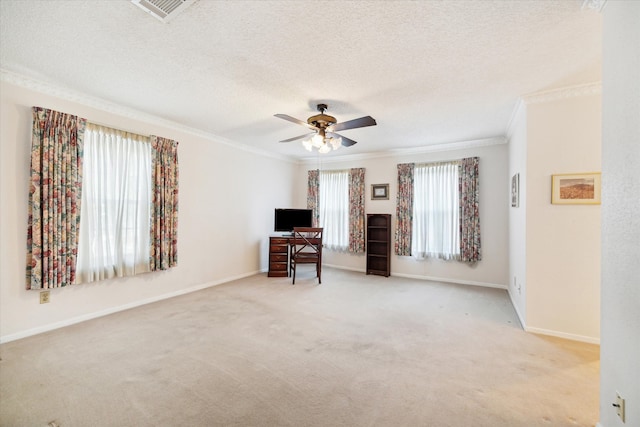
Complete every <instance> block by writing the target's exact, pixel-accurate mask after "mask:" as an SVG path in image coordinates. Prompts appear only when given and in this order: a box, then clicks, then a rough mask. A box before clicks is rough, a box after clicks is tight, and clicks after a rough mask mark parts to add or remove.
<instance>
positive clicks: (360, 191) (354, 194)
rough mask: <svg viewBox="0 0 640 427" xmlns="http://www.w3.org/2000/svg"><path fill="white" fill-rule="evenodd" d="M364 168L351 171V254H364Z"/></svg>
mask: <svg viewBox="0 0 640 427" xmlns="http://www.w3.org/2000/svg"><path fill="white" fill-rule="evenodd" d="M364 198H365V187H364V168H353V169H350V170H349V252H351V253H355V254H358V253H364Z"/></svg>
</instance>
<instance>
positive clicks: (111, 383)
mask: <svg viewBox="0 0 640 427" xmlns="http://www.w3.org/2000/svg"><path fill="white" fill-rule="evenodd" d="M323 273H324V274H323V280H322V282H323V284H322V285H316V283H317V282H316V280H315V279H314V278H313V277H312V275H313V273H311V271H309V272H305V271H303V270H301V271H300V272H299V273H298V274H299V276H298V280H296V285H295V286H292V285H291V284H290V279H286V278H267V277H266V275H258V276H254V277H251V278H248V279H244V280H239V281H235V282H231V283H228V284H224V285H220V286H216V287H213V288H210V289H206V290H204V291H200V292H196V293H192V294H188V295H184V296H181V297H177V298H173V299H171V300H166V301H162V302H159V303H155V304H150V305H147V306H144V307H139V308H136V309H132V310H129V311H126V312H121V313H117V314H114V315H110V316H107V317H103V318H100V319H95V320H92V321H88V322H84V323H81V324H77V325H74V326H70V327H67V328H64V329H60V330H56V331H52V332H49V333H46V334H41V335H38V336H34V337H30V338H26V339H23V340H19V341H14V342H10V343H6V344H4V345H2V346H1V347H0V357H1V358H2V360H1V361H0V425H2V426H8V427H9V426H47V425H48V423H50V422H55V424H56V425H58V426H60V427H72V426H82V427H86V426H438V427H439V426H465V427H467V426H492V427H497V426H510V427H512V426H527V427H530V426H575V425H579V426H593V425H595V423H596V422H597V421H598V369H599V361H598V354H599V349H598V346H595V345H589V344H583V343H576V342H571V341H566V340H561V339H555V338H549V337H542V336H537V335H533V334H529V333H526V332H524V331H522V330H521V328H520V326H519V324H518V321H517V318H516V315H515V313H514V311H513V308H512V306H511V304H510V302H509V298H508V295H507V293H506V292H505V291H503V290H497V289H486V288H479V287H472V286H462V285H453V284H441V283H432V282H426V281H419V280H409V279H400V278H394V277H391V278H385V277H379V276H367V275H364V274H360V273H354V272H345V271H340V270H334V269H325V270H324V272H323ZM83 286H90V285H83ZM114 292H117V288H115V287H114Z"/></svg>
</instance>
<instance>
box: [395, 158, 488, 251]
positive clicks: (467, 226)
mask: <svg viewBox="0 0 640 427" xmlns="http://www.w3.org/2000/svg"><path fill="white" fill-rule="evenodd" d="M479 164H480V159H479V158H478V157H467V158H464V159H460V160H455V161H451V162H442V163H428V164H420V165H416V164H415V163H400V164H398V198H397V202H396V232H395V236H396V237H395V253H396V255H400V256H410V255H413V256H415V257H417V258H426V257H436V258H443V259H456V260H458V261H462V262H469V263H475V262H478V261H481V260H482V253H481V244H480V240H481V239H480V203H479V202H480V191H479V189H480V186H479V176H480V173H479Z"/></svg>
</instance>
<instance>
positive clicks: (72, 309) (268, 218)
mask: <svg viewBox="0 0 640 427" xmlns="http://www.w3.org/2000/svg"><path fill="white" fill-rule="evenodd" d="M22 86H23V85H21V86H18V85H14V84H10V83H8V82H6V81H3V82H2V86H1V90H0V96H1V104H0V105H1V107H0V129H1V130H0V150H1V151H0V161H1V171H0V178H1V183H0V189H1V203H0V206H1V207H0V213H1V218H2V222H1V225H0V236H1V238H0V339H1V340H2V341H7V340H11V339H16V338H20V337H22V336H26V335H29V334H32V333H36V332H41V331H44V330H47V329H49V328H51V327H59V326H64V325H66V324H69V323H73V322H75V321H79V320H82V319H86V318H91V317H93V316H96V315H99V314H106V313H109V312H113V311H116V310H118V309H122V308H126V307H130V306H135V305H137V304H140V303H143V302H148V301H153V300H156V299H159V298H163V297H166V296H169V295H175V294H180V293H183V292H186V291H190V290H194V289H197V288H200V287H206V286H208V285H212V284H216V283H221V282H224V281H228V280H230V279H233V278H237V277H243V276H247V275H250V274H254V273H256V272H259V271H260V270H263V269H265V268H266V267H267V250H268V244H267V242H268V236H269V233H270V232H271V231H272V229H273V209H274V208H276V207H281V206H288V205H291V204H292V203H293V200H292V198H293V192H292V189H291V182H292V181H293V180H294V178H295V177H296V171H297V165H296V164H295V163H292V162H290V161H287V160H285V159H278V158H273V157H269V156H265V155H260V154H258V153H255V152H252V151H245V150H242V149H241V148H236V147H233V146H230V145H228V144H225V143H222V142H218V141H216V140H215V139H212V138H211V137H209V136H207V135H200V134H196V133H195V132H192V131H191V130H189V129H187V128H182V127H180V126H179V125H175V126H174V125H171V124H168V123H167V122H163V121H161V120H159V119H153V118H152V119H149V120H146V118H147V116H145V115H144V114H140V115H139V116H138V117H143V119H140V118H137V119H136V118H129V117H125V116H123V115H120V114H114V113H110V112H106V111H105V110H104V109H98V108H93V107H89V106H87V103H86V102H84V100H83V101H82V103H80V102H74V101H70V100H67V98H69V97H68V96H67V95H66V94H65V95H60V96H52V95H47V94H44V93H43V92H46V93H52V92H53V93H55V92H56V89H55V88H53V89H52V88H49V87H46V90H45V91H38V92H36V91H34V90H30V89H27V88H26V87H22ZM61 93H62V92H61ZM73 96H76V95H73ZM63 98H64V99H63ZM76 98H77V96H76ZM92 102H93V101H92ZM34 105H37V106H41V107H46V108H51V109H55V110H59V111H63V112H66V113H71V114H77V115H79V116H82V117H85V118H87V119H88V120H89V121H92V122H95V123H99V124H104V125H107V126H112V127H115V128H119V129H123V130H127V131H131V132H136V133H140V134H143V135H150V134H156V135H160V136H163V137H168V138H173V139H176V140H178V141H179V142H180V145H179V149H178V157H179V167H180V195H179V200H180V201H179V209H180V211H179V212H180V213H179V228H178V264H179V265H178V267H176V268H173V269H171V270H169V271H166V272H156V273H148V274H143V275H138V276H135V277H129V278H122V279H115V280H107V281H103V282H97V283H92V284H83V285H76V286H68V287H65V288H59V289H53V290H52V291H51V302H50V303H49V304H43V305H40V304H39V300H38V292H35V291H26V290H25V259H26V230H27V200H28V199H27V197H28V180H29V167H30V163H29V157H30V154H29V150H30V143H31V107H32V106H34ZM114 109H115V110H118V111H126V110H124V109H123V108H122V107H117V106H116V107H115V108H114Z"/></svg>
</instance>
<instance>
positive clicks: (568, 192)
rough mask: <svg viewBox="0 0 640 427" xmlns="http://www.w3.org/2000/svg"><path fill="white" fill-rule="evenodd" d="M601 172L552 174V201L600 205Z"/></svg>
mask: <svg viewBox="0 0 640 427" xmlns="http://www.w3.org/2000/svg"><path fill="white" fill-rule="evenodd" d="M600 199H601V194H600V173H599V172H589V173H572V174H558V175H551V203H552V204H554V205H599V204H600Z"/></svg>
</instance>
